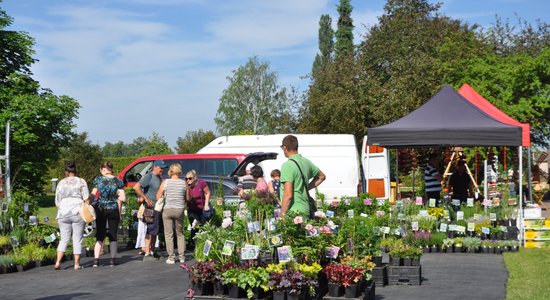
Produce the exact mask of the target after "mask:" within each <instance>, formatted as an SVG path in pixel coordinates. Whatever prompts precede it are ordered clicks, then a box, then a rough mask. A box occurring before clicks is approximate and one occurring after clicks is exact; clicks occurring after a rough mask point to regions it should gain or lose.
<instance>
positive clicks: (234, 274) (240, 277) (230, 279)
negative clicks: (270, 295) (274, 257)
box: [222, 266, 269, 299]
mask: <svg viewBox="0 0 550 300" xmlns="http://www.w3.org/2000/svg"><path fill="white" fill-rule="evenodd" d="M222 276H223V278H224V283H226V284H230V287H229V297H230V298H239V296H241V295H242V292H241V291H239V290H238V288H240V289H242V290H244V291H246V296H247V297H248V298H253V297H254V298H256V299H260V298H263V297H264V295H263V293H264V292H265V291H267V290H269V288H268V287H267V283H268V281H269V273H268V272H267V270H266V269H265V268H264V267H254V266H251V267H247V266H244V268H236V269H230V270H227V271H225V272H224V273H223V275H222Z"/></svg>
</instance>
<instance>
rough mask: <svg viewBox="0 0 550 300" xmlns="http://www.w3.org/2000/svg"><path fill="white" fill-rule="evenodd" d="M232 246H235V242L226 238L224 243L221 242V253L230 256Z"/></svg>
mask: <svg viewBox="0 0 550 300" xmlns="http://www.w3.org/2000/svg"><path fill="white" fill-rule="evenodd" d="M234 248H235V242H234V241H229V240H226V241H225V243H223V249H222V254H223V255H227V256H231V255H232V254H233V249H234Z"/></svg>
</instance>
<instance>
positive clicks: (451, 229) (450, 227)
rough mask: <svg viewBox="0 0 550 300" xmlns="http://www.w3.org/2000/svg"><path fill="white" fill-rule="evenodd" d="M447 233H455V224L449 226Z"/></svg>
mask: <svg viewBox="0 0 550 300" xmlns="http://www.w3.org/2000/svg"><path fill="white" fill-rule="evenodd" d="M449 231H457V230H456V225H455V224H451V225H449Z"/></svg>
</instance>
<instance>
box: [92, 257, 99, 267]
mask: <svg viewBox="0 0 550 300" xmlns="http://www.w3.org/2000/svg"><path fill="white" fill-rule="evenodd" d="M93 267H94V268H97V267H99V258H95V259H94V265H93Z"/></svg>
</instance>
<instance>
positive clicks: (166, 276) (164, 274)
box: [0, 250, 508, 300]
mask: <svg viewBox="0 0 550 300" xmlns="http://www.w3.org/2000/svg"><path fill="white" fill-rule="evenodd" d="M135 253H136V251H135V250H132V251H127V252H123V253H122V254H121V259H119V261H120V264H119V265H117V266H115V267H109V266H100V267H99V268H91V267H89V268H84V269H82V270H80V271H78V272H74V271H73V270H72V262H71V261H69V262H65V263H64V264H63V269H62V270H61V271H54V270H53V266H45V267H41V268H34V269H31V270H28V271H25V272H21V273H10V274H3V275H0V298H1V299H41V300H46V299H48V300H50V299H51V300H53V299H61V300H69V299H97V298H99V297H100V298H102V299H130V298H132V299H183V298H184V297H185V291H186V290H187V288H188V283H187V278H188V277H187V273H186V272H185V271H183V270H181V269H180V267H179V264H177V263H176V264H175V265H167V264H166V263H164V260H161V261H158V262H150V263H144V262H142V261H141V257H140V256H137V255H134V254H135ZM83 262H84V264H85V265H90V264H91V261H90V259H89V258H85V259H84V260H83ZM105 262H107V259H105ZM421 264H422V273H423V274H422V275H423V278H424V279H423V282H422V285H421V286H386V287H376V299H505V298H506V280H507V278H508V272H507V271H506V268H505V266H504V261H503V259H502V256H501V255H495V254H492V255H491V254H466V253H460V254H458V253H457V254H438V253H436V254H425V255H424V256H423V258H422V261H421Z"/></svg>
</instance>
